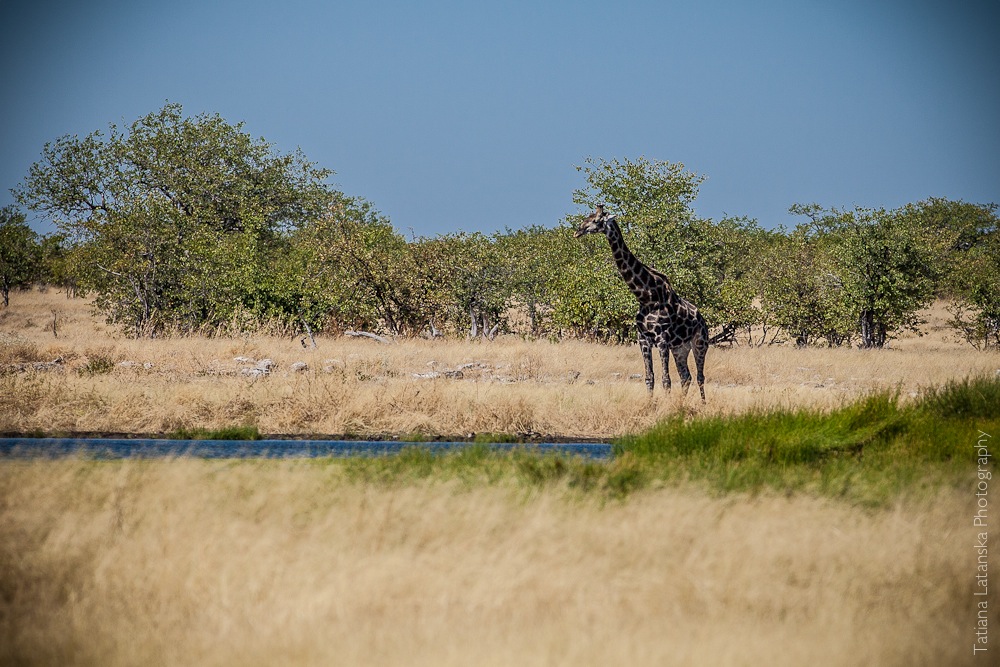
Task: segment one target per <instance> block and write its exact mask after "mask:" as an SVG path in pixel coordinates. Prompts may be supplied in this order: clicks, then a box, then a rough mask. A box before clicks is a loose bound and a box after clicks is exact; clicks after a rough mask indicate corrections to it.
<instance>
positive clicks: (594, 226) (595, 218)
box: [573, 204, 615, 238]
mask: <svg viewBox="0 0 1000 667" xmlns="http://www.w3.org/2000/svg"><path fill="white" fill-rule="evenodd" d="M614 219H615V217H614V216H613V215H611V214H610V213H608V212H607V211H605V210H604V204H598V205H597V206H596V207H595V208H594V212H593V213H591V214H590V215H588V216H587V217H586V218H584V219H583V222H581V223H580V226H579V227H577V228H576V232H575V233H574V234H573V236H574V237H575V238H580V237H581V236H583V235H584V234H603V233H604V232H605V230H607V223H608V221H609V220H614Z"/></svg>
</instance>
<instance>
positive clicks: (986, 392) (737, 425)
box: [614, 377, 1000, 505]
mask: <svg viewBox="0 0 1000 667" xmlns="http://www.w3.org/2000/svg"><path fill="white" fill-rule="evenodd" d="M979 431H985V432H990V433H997V432H1000V378H996V377H977V378H970V379H966V380H963V381H961V382H950V383H948V384H947V385H944V386H942V387H936V388H931V389H927V390H925V391H924V392H923V393H922V394H921V395H920V396H919V397H918V399H917V400H916V401H915V402H913V403H911V404H908V405H904V404H901V403H900V400H899V396H898V394H895V393H886V392H882V393H876V394H872V395H870V396H867V397H865V398H862V399H859V400H857V401H855V402H853V403H849V404H847V405H844V406H843V407H841V408H839V409H836V410H833V411H831V412H822V411H818V410H805V409H795V410H780V409H778V410H769V411H764V412H756V413H748V414H743V415H737V416H720V417H706V418H695V419H690V420H686V419H684V418H682V417H675V418H672V419H668V420H666V421H664V422H662V423H660V424H658V425H657V426H655V427H653V428H652V429H650V430H649V431H647V432H645V433H642V434H639V435H635V436H629V437H626V438H622V439H621V440H620V441H618V442H617V443H616V444H615V448H614V449H615V455H616V457H622V456H625V455H631V456H634V457H636V459H637V460H638V461H640V462H641V464H642V469H643V470H644V472H645V473H646V474H647V475H648V476H650V477H651V478H654V479H656V478H658V479H661V480H688V481H695V482H698V483H703V484H707V485H708V487H709V488H711V489H714V490H716V491H718V492H730V491H738V492H750V493H756V492H759V491H762V490H767V489H770V490H774V491H778V492H782V493H795V492H811V493H816V494H818V495H824V496H833V497H842V498H846V499H849V500H851V501H854V502H857V503H860V504H863V505H881V504H884V503H886V502H888V501H889V500H890V499H891V498H893V497H896V496H898V495H899V494H901V493H907V492H919V491H921V490H928V489H933V488H935V487H937V486H940V485H942V484H946V485H961V484H963V483H964V482H965V481H966V480H967V479H968V478H969V475H970V474H971V470H972V469H973V468H972V467H971V464H970V460H971V454H970V453H969V452H970V446H971V444H972V443H974V442H976V440H977V436H978V433H979Z"/></svg>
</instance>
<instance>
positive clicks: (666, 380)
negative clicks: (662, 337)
mask: <svg viewBox="0 0 1000 667" xmlns="http://www.w3.org/2000/svg"><path fill="white" fill-rule="evenodd" d="M660 361H662V362H663V378H662V380H661V382H662V383H663V388H664V389H666V390H667V391H670V348H669V347H667V346H666V345H660Z"/></svg>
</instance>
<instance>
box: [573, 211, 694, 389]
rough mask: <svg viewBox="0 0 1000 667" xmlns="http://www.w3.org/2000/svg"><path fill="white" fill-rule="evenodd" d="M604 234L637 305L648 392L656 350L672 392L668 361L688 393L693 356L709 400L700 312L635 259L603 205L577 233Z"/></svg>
mask: <svg viewBox="0 0 1000 667" xmlns="http://www.w3.org/2000/svg"><path fill="white" fill-rule="evenodd" d="M592 233H603V234H604V235H605V236H607V238H608V243H609V244H610V245H611V252H612V255H613V256H614V260H615V266H617V267H618V272H619V273H620V274H621V276H622V279H623V280H624V281H625V284H626V285H628V288H629V290H631V292H632V294H634V295H635V297H636V299H638V301H639V313H638V314H637V315H636V318H635V322H636V328H637V329H638V330H639V348H640V349H641V350H642V359H643V363H644V364H645V367H646V388H647V389H649V391H653V385H654V382H655V381H654V377H653V348H654V347H655V348H656V349H658V350H659V351H660V359H661V361H662V362H663V378H662V381H663V387H664V388H665V389H668V390H669V389H670V355H671V354H672V355H673V357H674V362H676V364H677V372H678V374H679V375H680V378H681V386H682V387H684V390H685V391H687V388H688V386H690V384H691V371H690V370H688V354H689V353H690V352H692V351H693V352H694V361H695V367H696V369H697V379H698V389H699V391H700V392H701V400H702V401H704V400H705V354H706V353H707V352H708V325H707V324H705V318H704V317H702V315H701V313H699V312H698V309H697V308H696V307H695V306H694V304H692V303H691V302H690V301H688V300H686V299H684V298H682V297H681V296H680V295H679V294H677V292H675V291H674V289H673V288H672V287H671V286H670V281H669V280H668V279H667V277H666V276H665V275H663V274H662V273H660V272H659V271H657V270H656V269H652V268H650V267H647V266H646V265H645V264H643V263H642V262H641V261H639V258H637V257H636V256H635V255H633V254H632V251H631V250H629V248H628V246H627V245H626V244H625V239H624V238H623V237H622V232H621V228H620V227H619V226H618V220H617V219H616V218H615V217H614V216H612V215H610V214H609V213H606V212H605V211H604V207H603V206H602V205H601V204H598V205H597V210H596V211H594V213H592V214H590V215H589V216H587V217H586V218H585V219H584V220H583V222H582V223H581V224H580V227H579V228H578V229H577V231H576V236H583V235H584V234H592Z"/></svg>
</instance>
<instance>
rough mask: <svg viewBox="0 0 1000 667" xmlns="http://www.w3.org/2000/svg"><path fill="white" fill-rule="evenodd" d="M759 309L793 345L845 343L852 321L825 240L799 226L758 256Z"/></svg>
mask: <svg viewBox="0 0 1000 667" xmlns="http://www.w3.org/2000/svg"><path fill="white" fill-rule="evenodd" d="M758 276H759V278H760V298H761V303H762V306H763V309H764V310H765V311H766V312H768V313H770V314H771V315H772V318H773V322H774V324H776V325H777V326H779V327H781V328H782V329H783V330H784V331H785V332H787V333H788V334H789V335H790V336H791V337H792V339H793V340H794V342H795V344H796V345H799V346H806V345H810V344H812V343H814V342H816V341H818V340H826V342H827V344H828V345H830V346H831V347H836V346H838V345H841V344H843V343H847V342H850V339H851V337H852V336H853V334H854V331H855V329H856V320H855V318H854V317H853V314H852V312H851V310H850V308H849V307H848V305H847V299H846V298H845V295H844V288H843V283H842V281H841V279H840V275H839V273H838V267H837V265H836V260H835V258H834V256H833V253H832V250H831V248H830V243H828V242H827V239H824V238H823V237H820V236H818V235H815V234H813V233H812V229H811V228H810V227H809V226H806V225H799V226H798V227H797V228H796V229H795V230H794V231H793V232H791V233H790V234H788V235H782V236H781V237H780V239H779V240H778V241H777V242H776V243H775V244H774V245H773V246H772V247H771V248H770V249H769V251H768V252H767V253H766V254H765V255H763V257H762V260H761V262H760V268H759V270H758Z"/></svg>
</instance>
